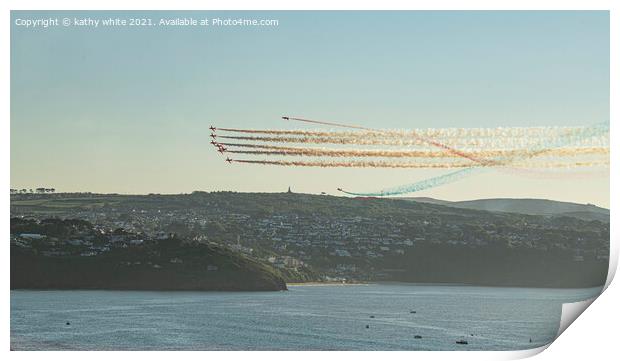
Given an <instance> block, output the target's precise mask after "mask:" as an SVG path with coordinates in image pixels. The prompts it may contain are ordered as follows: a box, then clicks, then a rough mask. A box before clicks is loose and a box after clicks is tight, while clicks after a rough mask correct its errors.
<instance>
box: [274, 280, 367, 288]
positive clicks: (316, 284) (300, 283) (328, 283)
mask: <svg viewBox="0 0 620 361" xmlns="http://www.w3.org/2000/svg"><path fill="white" fill-rule="evenodd" d="M372 284H376V282H337V281H325V282H319V281H311V282H287V283H286V287H291V286H293V287H295V286H368V285H372Z"/></svg>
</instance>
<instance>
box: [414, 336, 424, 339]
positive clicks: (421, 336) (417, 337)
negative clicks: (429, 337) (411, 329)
mask: <svg viewBox="0 0 620 361" xmlns="http://www.w3.org/2000/svg"><path fill="white" fill-rule="evenodd" d="M413 338H418V339H420V338H422V336H420V335H415V336H413Z"/></svg>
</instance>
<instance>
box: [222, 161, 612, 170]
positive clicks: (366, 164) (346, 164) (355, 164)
mask: <svg viewBox="0 0 620 361" xmlns="http://www.w3.org/2000/svg"><path fill="white" fill-rule="evenodd" d="M233 162H237V163H249V164H261V165H279V166H289V167H290V166H295V167H321V168H466V167H470V166H471V164H469V163H463V162H460V163H457V162H449V163H422V162H416V163H399V162H382V161H334V162H330V161H285V160H250V159H233ZM604 164H609V163H608V162H605V161H599V162H595V161H587V162H586V161H581V162H523V163H518V164H513V167H538V168H560V167H565V168H573V167H592V166H599V165H604ZM483 167H491V165H485V166H483Z"/></svg>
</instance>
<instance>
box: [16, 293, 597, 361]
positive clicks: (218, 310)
mask: <svg viewBox="0 0 620 361" xmlns="http://www.w3.org/2000/svg"><path fill="white" fill-rule="evenodd" d="M289 288H290V290H289V291H283V292H236V293H232V292H144V291H23V290H17V291H11V347H12V348H13V349H15V350H461V349H464V350H514V349H526V348H532V347H537V346H540V345H542V344H546V343H548V342H550V341H551V340H553V338H554V336H555V334H556V332H557V330H558V327H559V322H560V314H561V308H562V303H563V302H575V301H580V300H584V299H587V298H591V297H593V296H595V295H597V294H598V293H599V292H600V289H599V288H592V289H568V290H558V289H531V288H491V287H469V286H429V285H411V284H372V285H351V286H337V285H333V286H292V287H289ZM411 311H415V313H411ZM371 316H374V318H371ZM67 322H69V323H70V324H69V325H67V324H66V323H67ZM367 325H368V328H366V326H367ZM472 334H473V336H472ZM415 335H420V336H422V338H421V339H416V338H414V336H415ZM460 338H464V339H466V340H467V341H468V343H469V344H468V345H457V344H456V343H455V341H456V340H458V339H460ZM530 338H531V339H532V342H531V343H530Z"/></svg>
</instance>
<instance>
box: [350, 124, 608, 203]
mask: <svg viewBox="0 0 620 361" xmlns="http://www.w3.org/2000/svg"><path fill="white" fill-rule="evenodd" d="M608 132H609V123H599V124H595V125H593V126H592V127H590V128H588V129H587V131H586V132H585V133H584V134H582V135H579V136H578V137H575V136H574V135H566V136H564V137H562V139H560V140H558V141H557V142H552V143H551V144H549V143H546V144H544V145H541V146H539V147H538V149H536V150H533V152H534V153H536V152H544V150H545V149H551V148H561V147H563V146H567V145H570V144H572V143H578V142H579V141H582V140H584V139H586V138H592V137H596V136H601V135H603V134H605V133H608ZM499 160H500V161H502V160H514V159H499ZM484 170H487V169H485V168H479V167H471V168H465V169H461V170H457V171H455V172H451V173H447V174H443V175H440V176H437V177H432V178H427V179H424V180H421V181H419V182H415V183H411V184H405V185H401V186H396V187H392V188H385V189H383V190H380V191H378V192H369V193H355V192H348V191H345V190H341V192H343V193H346V194H349V195H353V196H362V197H384V196H395V195H402V194H408V193H415V192H419V191H422V190H425V189H429V188H434V187H438V186H442V185H444V184H448V183H452V182H456V181H457V180H459V179H462V178H465V177H467V176H469V175H472V174H475V173H478V172H482V171H484Z"/></svg>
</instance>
